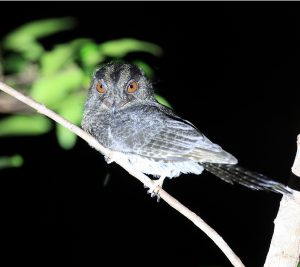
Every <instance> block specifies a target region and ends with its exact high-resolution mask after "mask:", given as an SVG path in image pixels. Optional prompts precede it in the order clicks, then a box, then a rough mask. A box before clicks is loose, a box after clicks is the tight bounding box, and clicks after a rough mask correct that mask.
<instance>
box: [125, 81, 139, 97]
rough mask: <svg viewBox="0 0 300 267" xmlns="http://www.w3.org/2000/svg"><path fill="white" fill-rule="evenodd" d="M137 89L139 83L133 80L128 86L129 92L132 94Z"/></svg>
mask: <svg viewBox="0 0 300 267" xmlns="http://www.w3.org/2000/svg"><path fill="white" fill-rule="evenodd" d="M137 89H138V84H137V82H136V81H131V82H130V83H129V85H128V86H127V92H128V93H131V94H132V93H135V92H136V90H137Z"/></svg>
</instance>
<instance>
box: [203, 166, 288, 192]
mask: <svg viewBox="0 0 300 267" xmlns="http://www.w3.org/2000/svg"><path fill="white" fill-rule="evenodd" d="M202 165H203V167H204V168H205V169H206V170H207V171H209V172H210V173H212V174H214V175H216V176H217V177H219V178H221V179H222V180H223V181H225V182H227V183H230V184H234V183H238V184H241V185H243V186H246V187H248V188H251V189H253V190H264V191H271V192H276V193H281V194H291V193H292V192H291V190H290V189H289V188H288V187H287V186H285V185H284V184H282V183H279V182H276V181H273V180H270V179H269V178H268V177H267V176H265V175H263V174H260V173H257V172H253V171H249V170H247V169H245V168H243V167H241V166H239V165H230V164H215V163H203V164H202Z"/></svg>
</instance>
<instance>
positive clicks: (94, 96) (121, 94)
mask: <svg viewBox="0 0 300 267" xmlns="http://www.w3.org/2000/svg"><path fill="white" fill-rule="evenodd" d="M153 100H154V96H153V87H152V84H151V82H150V81H149V79H148V78H147V77H146V76H145V74H144V72H143V71H142V70H141V69H140V68H139V67H137V66H136V65H133V64H130V63H119V62H118V63H116V62H111V63H108V64H105V65H104V66H102V67H101V68H99V69H97V70H96V71H95V73H94V75H93V79H92V83H91V87H90V89H89V94H88V98H87V102H86V106H89V108H92V109H93V110H95V109H101V110H107V111H111V112H113V113H115V112H117V111H118V110H119V109H122V108H124V107H128V106H129V105H132V104H134V103H137V102H140V101H153Z"/></svg>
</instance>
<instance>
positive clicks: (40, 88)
mask: <svg viewBox="0 0 300 267" xmlns="http://www.w3.org/2000/svg"><path fill="white" fill-rule="evenodd" d="M83 78H84V73H83V72H82V70H81V69H79V68H78V67H77V66H76V65H70V66H68V68H66V69H64V70H62V71H60V72H59V73H57V74H55V75H49V76H46V77H42V78H40V79H38V80H37V81H35V82H34V84H33V85H32V88H31V90H30V94H31V97H32V98H33V99H34V100H36V101H38V102H41V103H43V104H45V105H47V106H49V107H51V108H54V107H55V106H56V105H59V104H60V102H61V101H62V100H64V99H65V98H66V97H67V96H68V94H69V93H71V92H73V91H76V90H79V89H80V87H81V83H82V80H83Z"/></svg>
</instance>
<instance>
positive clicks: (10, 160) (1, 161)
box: [0, 154, 23, 169]
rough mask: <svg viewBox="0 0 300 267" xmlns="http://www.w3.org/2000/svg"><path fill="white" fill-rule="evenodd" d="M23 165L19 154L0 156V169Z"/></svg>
mask: <svg viewBox="0 0 300 267" xmlns="http://www.w3.org/2000/svg"><path fill="white" fill-rule="evenodd" d="M22 165H23V158H22V157H21V156H20V155H18V154H17V155H13V156H10V157H0V169H5V168H17V167H21V166H22Z"/></svg>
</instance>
